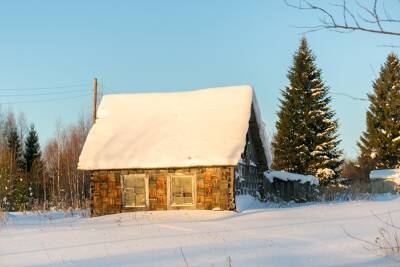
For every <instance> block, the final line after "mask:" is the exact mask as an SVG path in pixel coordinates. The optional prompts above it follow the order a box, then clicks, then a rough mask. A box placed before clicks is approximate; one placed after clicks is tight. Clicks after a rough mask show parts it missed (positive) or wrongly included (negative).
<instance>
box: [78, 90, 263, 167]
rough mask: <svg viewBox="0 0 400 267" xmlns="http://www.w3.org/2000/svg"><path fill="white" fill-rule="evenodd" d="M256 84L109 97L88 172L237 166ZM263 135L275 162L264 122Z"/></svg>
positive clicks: (83, 158)
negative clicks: (253, 87)
mask: <svg viewBox="0 0 400 267" xmlns="http://www.w3.org/2000/svg"><path fill="white" fill-rule="evenodd" d="M252 104H253V108H254V110H255V113H256V119H257V122H262V120H261V117H260V113H259V108H258V106H257V102H256V98H255V95H254V92H253V89H252V87H251V86H247V85H244V86H232V87H222V88H210V89H203V90H195V91H187V92H172V93H140V94H113V95H106V96H104V97H103V99H102V101H101V104H100V106H99V109H98V112H97V119H96V122H95V123H94V125H93V126H92V128H91V129H90V132H89V135H88V137H87V139H86V142H85V144H84V147H83V150H82V153H81V155H80V158H79V163H78V168H79V169H83V170H105V169H131V168H167V167H191V166H226V165H231V166H234V165H236V164H237V163H238V161H239V159H240V155H241V153H242V152H243V150H244V147H245V142H246V133H247V130H248V128H249V119H250V116H251V106H252ZM259 127H260V132H261V133H259V135H260V138H261V141H262V144H263V147H264V151H265V157H266V158H267V161H268V164H269V163H270V161H271V159H270V151H269V150H268V148H269V144H268V141H267V140H266V135H265V133H264V127H263V125H260V126H259Z"/></svg>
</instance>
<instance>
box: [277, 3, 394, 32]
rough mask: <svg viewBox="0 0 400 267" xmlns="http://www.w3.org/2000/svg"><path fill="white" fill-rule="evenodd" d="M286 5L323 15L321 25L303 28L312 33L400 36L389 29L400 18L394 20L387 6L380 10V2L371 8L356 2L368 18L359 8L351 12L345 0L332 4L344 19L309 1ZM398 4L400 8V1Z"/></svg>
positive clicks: (373, 4)
mask: <svg viewBox="0 0 400 267" xmlns="http://www.w3.org/2000/svg"><path fill="white" fill-rule="evenodd" d="M285 3H286V5H287V6H289V7H292V8H295V9H298V10H305V11H314V12H317V13H319V14H320V15H322V18H320V19H319V21H320V23H321V24H319V25H316V26H312V27H302V28H308V29H311V30H312V31H316V30H321V29H327V30H336V31H339V32H342V33H343V32H353V31H362V32H369V33H375V34H384V35H394V36H400V31H398V30H391V29H390V28H388V27H387V26H388V24H389V23H391V24H394V23H400V18H398V19H393V18H392V17H391V15H390V14H389V13H388V11H387V9H386V7H385V6H383V8H379V7H380V5H379V0H373V1H372V2H371V3H370V6H369V7H368V6H366V5H365V4H361V3H360V2H359V1H358V0H354V3H355V6H356V7H358V9H359V11H362V12H361V13H364V15H365V16H366V17H364V16H362V15H360V14H358V12H357V8H356V10H351V9H350V8H349V5H348V3H347V1H346V0H343V2H341V3H339V4H338V3H334V4H331V6H334V7H337V8H339V9H340V11H341V17H342V19H340V17H337V16H336V13H335V12H332V11H330V10H328V9H327V8H324V7H322V6H319V5H316V4H313V3H311V2H310V1H309V0H300V2H297V3H292V2H290V1H289V0H285ZM398 4H399V7H400V1H399V3H398ZM382 9H383V10H382ZM382 13H383V14H382ZM356 15H357V16H358V18H359V19H360V20H359V19H358V18H357V16H356ZM350 18H351V19H350Z"/></svg>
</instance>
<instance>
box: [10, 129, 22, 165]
mask: <svg viewBox="0 0 400 267" xmlns="http://www.w3.org/2000/svg"><path fill="white" fill-rule="evenodd" d="M7 142H8V149H9V150H10V152H11V157H12V159H13V164H14V167H16V168H19V169H24V163H23V160H22V148H21V141H20V139H19V135H18V130H17V127H16V126H15V125H12V126H11V128H10V130H9V132H8V136H7Z"/></svg>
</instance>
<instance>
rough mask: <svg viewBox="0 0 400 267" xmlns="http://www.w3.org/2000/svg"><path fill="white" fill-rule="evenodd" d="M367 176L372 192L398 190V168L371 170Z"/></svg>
mask: <svg viewBox="0 0 400 267" xmlns="http://www.w3.org/2000/svg"><path fill="white" fill-rule="evenodd" d="M369 178H370V182H371V193H373V194H382V193H396V192H400V169H380V170H373V171H371V172H370V174H369Z"/></svg>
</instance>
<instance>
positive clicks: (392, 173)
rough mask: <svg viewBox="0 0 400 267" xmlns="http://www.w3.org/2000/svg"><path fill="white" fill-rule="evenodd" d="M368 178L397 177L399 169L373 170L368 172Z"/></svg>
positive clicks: (399, 175)
mask: <svg viewBox="0 0 400 267" xmlns="http://www.w3.org/2000/svg"><path fill="white" fill-rule="evenodd" d="M369 178H370V179H399V180H400V169H381V170H373V171H371V172H370V173H369Z"/></svg>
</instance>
